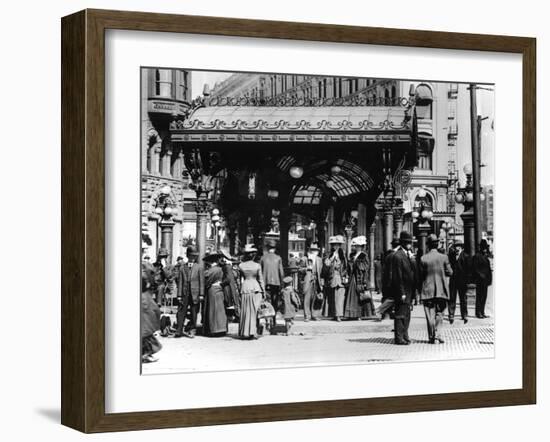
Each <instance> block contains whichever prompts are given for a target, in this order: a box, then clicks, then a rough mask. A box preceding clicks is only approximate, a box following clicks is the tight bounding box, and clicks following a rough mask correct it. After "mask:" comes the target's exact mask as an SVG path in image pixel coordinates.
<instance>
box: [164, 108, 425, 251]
mask: <svg viewBox="0 0 550 442" xmlns="http://www.w3.org/2000/svg"><path fill="white" fill-rule="evenodd" d="M170 129H171V140H172V146H173V148H176V149H181V150H182V151H183V153H184V160H185V165H186V168H187V172H188V173H189V175H190V178H191V182H192V184H191V186H192V188H193V189H194V190H195V192H196V203H195V204H196V206H195V207H196V212H197V245H198V248H199V252H200V253H201V254H202V253H204V250H205V241H206V239H205V238H206V222H207V217H208V213H209V210H210V206H209V204H210V203H211V202H212V201H215V202H216V205H217V207H218V208H219V209H220V210H221V212H222V214H223V216H224V218H225V219H226V223H227V227H228V230H227V233H228V235H229V238H230V244H231V252H235V251H236V250H237V249H238V247H239V246H242V245H243V243H244V241H245V240H246V235H247V233H248V232H251V233H252V234H253V235H254V237H255V239H258V238H259V237H260V236H261V234H262V233H265V232H267V231H268V230H269V228H270V223H271V220H272V214H273V213H276V214H277V216H278V224H279V228H280V251H281V255H282V257H283V259H284V260H285V262H286V260H287V259H288V253H287V251H288V232H289V222H290V219H291V216H292V214H303V215H306V216H308V217H309V218H311V219H313V220H315V222H316V225H317V226H318V227H319V241H320V243H321V244H323V243H324V244H326V243H327V241H328V237H329V236H332V235H334V234H336V233H342V232H343V231H344V225H343V224H344V221H343V220H345V219H346V218H347V217H349V213H350V211H351V210H352V209H353V208H357V207H359V208H360V209H361V211H360V212H361V213H360V219H358V222H359V223H360V224H362V230H363V231H365V232H366V234H367V235H369V227H370V235H371V241H370V243H371V250H374V249H373V246H372V244H373V242H374V240H373V236H374V229H373V227H372V226H373V221H374V219H375V216H376V214H377V211H381V212H382V214H383V215H382V216H383V225H384V244H385V247H389V244H390V242H391V239H392V236H393V232H394V220H393V217H394V215H397V216H399V213H402V211H401V212H399V206H400V196H401V195H402V193H403V190H404V187H406V185H407V184H408V181H409V180H410V170H412V169H413V168H414V166H415V165H416V162H417V150H418V147H419V142H420V140H419V137H418V130H417V123H416V112H415V108H414V104H410V103H408V102H407V104H406V105H403V106H400V105H398V106H349V105H348V106H345V105H342V106H322V105H320V106H315V105H314V106H261V105H256V106H253V105H242V106H240V105H221V106H205V105H200V104H199V106H197V107H196V108H195V109H194V110H192V111H191V112H190V114H189V115H188V116H187V117H186V118H185V119H184V120H178V121H174V122H172V124H171V128H170ZM377 200H378V201H383V204H382V207H380V206H378V207H377V206H376V202H377ZM372 253H374V252H372Z"/></svg>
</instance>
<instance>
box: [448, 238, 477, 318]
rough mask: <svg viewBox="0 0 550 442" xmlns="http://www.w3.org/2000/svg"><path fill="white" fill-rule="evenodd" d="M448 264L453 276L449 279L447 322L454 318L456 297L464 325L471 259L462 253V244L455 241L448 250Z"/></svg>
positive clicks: (470, 276) (470, 274) (470, 275)
mask: <svg viewBox="0 0 550 442" xmlns="http://www.w3.org/2000/svg"><path fill="white" fill-rule="evenodd" d="M449 262H450V264H451V269H452V271H453V274H452V276H451V278H450V279H449V295H450V298H449V312H448V313H449V322H450V323H451V324H452V323H453V322H454V318H455V309H456V295H457V293H458V298H459V302H460V316H461V317H462V320H463V321H464V324H466V323H467V322H468V296H467V293H468V284H469V283H470V282H471V278H472V258H471V257H470V255H468V254H467V253H466V252H465V251H464V243H462V242H460V241H457V242H455V243H454V244H453V247H452V249H451V250H449Z"/></svg>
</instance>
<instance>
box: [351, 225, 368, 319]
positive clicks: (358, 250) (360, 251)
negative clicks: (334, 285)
mask: <svg viewBox="0 0 550 442" xmlns="http://www.w3.org/2000/svg"><path fill="white" fill-rule="evenodd" d="M366 246H367V238H366V237H365V236H363V235H361V236H356V237H355V238H353V239H352V240H351V247H352V252H353V253H352V255H351V257H350V262H349V265H348V268H349V286H348V293H347V296H346V301H345V305H344V316H345V317H346V318H349V319H361V318H362V317H364V316H367V317H375V311H374V303H373V302H372V296H371V295H370V291H369V290H368V275H369V259H368V257H367V254H366V253H365V248H366Z"/></svg>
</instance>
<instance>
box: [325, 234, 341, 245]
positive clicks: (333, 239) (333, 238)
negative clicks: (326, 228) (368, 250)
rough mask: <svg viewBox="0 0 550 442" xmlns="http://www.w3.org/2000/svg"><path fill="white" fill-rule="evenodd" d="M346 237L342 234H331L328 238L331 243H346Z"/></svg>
mask: <svg viewBox="0 0 550 442" xmlns="http://www.w3.org/2000/svg"><path fill="white" fill-rule="evenodd" d="M344 242H345V241H344V237H343V236H342V235H335V236H331V237H330V238H329V239H328V243H329V244H344Z"/></svg>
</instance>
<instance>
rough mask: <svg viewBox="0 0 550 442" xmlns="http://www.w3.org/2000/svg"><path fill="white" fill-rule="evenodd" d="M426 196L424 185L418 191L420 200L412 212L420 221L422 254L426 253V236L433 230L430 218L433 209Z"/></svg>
mask: <svg viewBox="0 0 550 442" xmlns="http://www.w3.org/2000/svg"><path fill="white" fill-rule="evenodd" d="M426 196H427V192H426V189H424V188H423V187H422V188H421V189H420V190H419V192H418V195H417V198H418V202H417V204H415V207H414V209H413V212H412V217H413V219H414V220H416V221H417V222H418V226H417V228H418V248H419V250H420V256H422V255H424V254H425V253H426V238H427V236H428V233H429V232H430V231H431V230H432V226H431V225H430V220H431V219H432V217H433V211H432V208H431V207H430V205H429V204H428V200H427V198H426Z"/></svg>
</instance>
